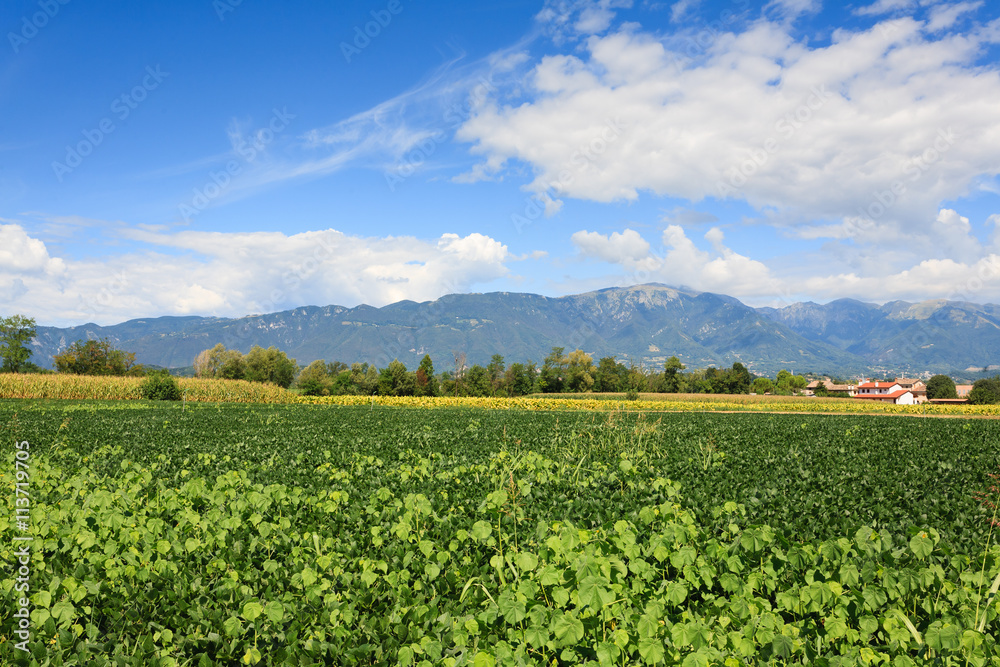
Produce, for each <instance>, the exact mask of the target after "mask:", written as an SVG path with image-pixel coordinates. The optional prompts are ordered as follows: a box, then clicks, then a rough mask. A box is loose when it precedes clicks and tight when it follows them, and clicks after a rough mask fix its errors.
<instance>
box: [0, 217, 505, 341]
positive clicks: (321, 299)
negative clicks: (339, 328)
mask: <svg viewBox="0 0 1000 667" xmlns="http://www.w3.org/2000/svg"><path fill="white" fill-rule="evenodd" d="M120 234H121V236H122V237H124V240H127V241H131V242H132V243H134V244H135V245H136V246H138V247H141V248H144V249H143V250H138V251H133V252H131V253H129V254H124V255H116V256H114V257H111V258H101V259H91V260H80V259H60V258H52V257H50V256H49V253H48V251H47V249H46V248H45V245H44V243H42V242H41V241H40V240H38V239H34V238H31V237H30V236H28V235H27V234H26V233H25V232H24V230H23V229H21V228H20V227H19V226H16V225H4V226H2V227H0V244H2V245H0V247H6V248H11V249H12V250H14V251H15V254H14V255H12V257H11V259H10V261H5V258H4V256H3V251H0V267H2V268H0V286H5V287H7V289H6V290H4V291H3V297H0V310H3V311H7V312H22V313H25V314H28V315H30V316H33V317H36V318H37V319H38V321H39V323H40V324H42V323H44V324H69V323H80V322H84V321H95V322H99V323H102V324H110V323H116V322H120V321H122V320H125V319H130V318H134V317H153V316H159V315H187V314H201V315H220V316H241V315H245V314H248V313H254V312H258V313H259V312H272V311H276V310H282V309H286V308H292V307H296V306H301V305H306V304H316V305H327V304H338V305H347V306H353V305H357V304H359V303H368V304H371V305H375V306H381V305H385V304H388V303H393V302H396V301H400V300H403V299H412V300H416V301H424V300H429V299H435V298H437V297H439V296H441V295H443V294H446V293H451V292H463V291H469V290H470V289H471V288H472V287H473V286H474V285H478V284H487V283H490V282H491V281H493V280H496V279H498V278H502V277H504V276H506V275H507V273H508V269H507V263H508V262H510V261H514V260H515V259H516V258H515V257H513V256H511V255H510V253H509V252H508V250H507V246H505V245H503V244H502V243H500V242H498V241H496V240H494V239H492V238H490V237H488V236H484V235H482V234H475V233H473V234H468V235H466V236H459V235H457V234H443V235H442V236H441V237H440V238H438V239H419V238H415V237H402V236H401V237H384V238H383V237H367V238H365V237H358V236H349V235H346V234H343V233H341V232H339V231H336V230H332V229H330V230H323V231H314V232H304V233H300V234H294V235H285V234H282V233H280V232H246V233H225V232H198V231H182V232H178V233H173V234H170V233H159V232H155V231H148V230H142V229H131V230H125V231H122V232H121V233H120ZM14 257H17V258H18V259H17V262H16V263H15V261H14V259H13V258H14Z"/></svg>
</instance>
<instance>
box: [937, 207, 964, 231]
mask: <svg viewBox="0 0 1000 667" xmlns="http://www.w3.org/2000/svg"><path fill="white" fill-rule="evenodd" d="M937 221H938V222H939V223H940V224H942V225H944V227H945V228H946V229H948V230H949V231H952V230H953V231H955V232H957V233H962V234H968V233H969V230H971V229H972V228H971V227H970V226H969V219H968V218H966V217H965V216H962V215H959V214H958V212H957V211H953V210H951V209H950V208H943V209H941V211H940V212H939V213H938V217H937Z"/></svg>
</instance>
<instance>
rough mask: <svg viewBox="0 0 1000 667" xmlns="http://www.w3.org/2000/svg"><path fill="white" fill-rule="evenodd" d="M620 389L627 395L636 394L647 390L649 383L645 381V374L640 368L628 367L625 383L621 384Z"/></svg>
mask: <svg viewBox="0 0 1000 667" xmlns="http://www.w3.org/2000/svg"><path fill="white" fill-rule="evenodd" d="M621 388H622V389H623V390H624V391H625V392H626V393H629V394H638V393H639V392H641V391H646V390H647V389H649V382H648V380H647V379H646V374H645V373H644V372H643V370H642V368H640V367H639V366H629V369H628V372H627V373H626V375H625V381H624V382H622V384H621Z"/></svg>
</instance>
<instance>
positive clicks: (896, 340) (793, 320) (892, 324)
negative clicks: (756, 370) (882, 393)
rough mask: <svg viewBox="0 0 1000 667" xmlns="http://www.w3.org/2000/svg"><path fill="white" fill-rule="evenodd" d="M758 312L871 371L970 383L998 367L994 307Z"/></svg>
mask: <svg viewBox="0 0 1000 667" xmlns="http://www.w3.org/2000/svg"><path fill="white" fill-rule="evenodd" d="M758 312H760V313H761V314H763V315H764V316H765V317H767V318H769V319H771V320H772V321H774V322H777V323H780V324H783V325H785V326H787V327H788V328H789V329H791V330H792V331H794V332H795V333H797V334H799V335H801V336H803V337H804V338H807V339H809V340H812V341H822V342H824V343H829V344H831V345H834V346H836V347H838V348H839V349H841V350H843V351H845V352H848V353H850V354H852V355H855V356H858V357H860V358H862V359H864V361H865V362H866V363H867V364H868V365H869V366H871V367H872V368H873V369H892V370H898V371H900V372H915V373H916V372H921V371H927V372H943V373H949V374H952V375H958V376H965V377H975V376H977V375H979V374H982V371H983V369H984V368H989V369H990V371H991V372H992V371H994V370H996V369H997V364H1000V306H996V305H993V304H987V305H981V304H975V303H968V302H962V301H944V300H936V301H922V302H920V303H908V302H906V301H892V302H890V303H886V304H884V305H882V306H878V305H875V304H870V303H863V302H861V301H854V300H852V299H839V300H837V301H832V302H830V303H828V304H825V305H819V304H816V303H811V302H810V303H796V304H793V305H791V306H788V307H785V308H781V309H773V308H760V309H758Z"/></svg>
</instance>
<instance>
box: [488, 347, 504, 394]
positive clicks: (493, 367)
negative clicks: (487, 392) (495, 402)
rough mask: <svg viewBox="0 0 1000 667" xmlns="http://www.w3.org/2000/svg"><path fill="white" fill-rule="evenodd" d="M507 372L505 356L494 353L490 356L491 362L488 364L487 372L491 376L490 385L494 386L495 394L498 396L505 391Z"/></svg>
mask: <svg viewBox="0 0 1000 667" xmlns="http://www.w3.org/2000/svg"><path fill="white" fill-rule="evenodd" d="M505 372H506V368H505V366H504V360H503V356H502V355H499V354H494V355H493V356H492V357H490V363H489V364H488V365H487V366H486V373H487V374H488V375H489V376H490V385H491V386H492V387H493V392H492V395H493V396H496V395H497V394H499V393H501V392H502V391H503V384H504V380H505V378H504V373H505Z"/></svg>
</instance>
